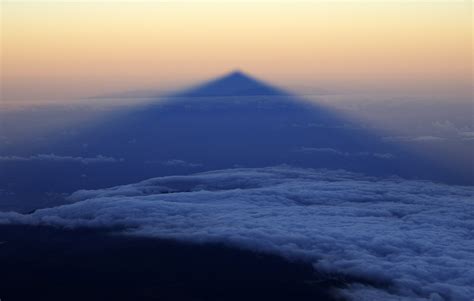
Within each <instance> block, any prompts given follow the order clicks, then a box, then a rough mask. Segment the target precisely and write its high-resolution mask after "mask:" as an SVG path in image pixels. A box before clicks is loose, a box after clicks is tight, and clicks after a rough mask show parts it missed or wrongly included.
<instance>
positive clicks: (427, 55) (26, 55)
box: [0, 0, 472, 101]
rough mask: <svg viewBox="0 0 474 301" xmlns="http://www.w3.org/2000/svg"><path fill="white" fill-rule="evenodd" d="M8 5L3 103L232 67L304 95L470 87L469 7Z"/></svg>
mask: <svg viewBox="0 0 474 301" xmlns="http://www.w3.org/2000/svg"><path fill="white" fill-rule="evenodd" d="M0 5H1V13H2V14H1V17H2V18H1V26H2V28H1V34H2V36H1V83H2V87H1V89H2V90H1V95H0V96H1V99H2V100H5V101H17V100H36V99H38V100H60V99H61V100H62V99H71V98H77V97H85V96H91V95H98V94H104V93H112V92H119V91H126V90H133V89H150V88H154V89H161V90H170V89H174V88H177V87H181V86H185V85H188V84H191V83H195V82H196V81H202V80H205V79H208V78H210V77H214V76H217V75H221V74H223V73H225V72H228V71H230V70H232V69H236V68H238V69H241V70H244V71H246V72H248V73H250V74H253V75H255V76H258V77H260V78H263V79H265V80H268V81H271V82H272V83H275V84H277V85H281V86H283V87H286V88H290V89H293V90H295V91H298V92H311V91H314V90H316V89H317V88H325V89H328V88H329V89H340V88H343V87H344V88H354V87H357V88H361V89H367V90H371V89H373V90H375V89H383V88H394V89H399V90H407V89H420V90H431V91H435V90H436V91H438V90H440V91H441V90H443V91H457V92H460V93H461V92H464V93H468V92H470V89H471V71H472V45H471V41H472V23H471V22H472V7H471V6H472V5H471V3H470V1H379V2H375V1H344V2H343V1H333V2H323V1H306V2H297V3H295V2H293V1H280V2H271V1H253V2H252V3H250V2H249V1H220V2H200V1H183V2H158V1H142V2H118V1H110V0H109V1H76V2H70V1H50V2H42V1H21V2H20V1H2V3H1V4H0ZM465 95H467V94H465Z"/></svg>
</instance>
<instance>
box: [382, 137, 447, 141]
mask: <svg viewBox="0 0 474 301" xmlns="http://www.w3.org/2000/svg"><path fill="white" fill-rule="evenodd" d="M383 140H385V141H405V142H439V141H444V140H446V138H443V137H438V136H430V135H425V136H417V137H409V136H388V137H383Z"/></svg>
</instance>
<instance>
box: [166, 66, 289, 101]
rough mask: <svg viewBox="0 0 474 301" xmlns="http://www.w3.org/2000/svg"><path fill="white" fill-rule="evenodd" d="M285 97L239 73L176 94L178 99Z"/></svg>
mask: <svg viewBox="0 0 474 301" xmlns="http://www.w3.org/2000/svg"><path fill="white" fill-rule="evenodd" d="M262 95H280V96H281V95H287V93H286V92H284V91H283V90H280V89H277V88H275V87H272V86H270V85H268V84H266V83H264V82H262V81H260V80H258V79H255V78H253V77H252V76H250V75H248V74H245V73H243V72H241V71H238V70H237V71H234V72H231V73H229V74H227V75H224V76H222V77H219V78H217V79H215V80H211V81H209V82H206V83H204V84H201V85H198V86H196V87H193V88H190V89H188V90H185V91H181V92H178V93H176V94H174V95H173V96H178V97H213V96H262Z"/></svg>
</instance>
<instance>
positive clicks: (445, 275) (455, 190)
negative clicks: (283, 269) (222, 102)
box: [0, 166, 474, 301]
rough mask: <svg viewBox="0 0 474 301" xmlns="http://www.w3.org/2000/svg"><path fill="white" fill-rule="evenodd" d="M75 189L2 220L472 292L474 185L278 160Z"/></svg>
mask: <svg viewBox="0 0 474 301" xmlns="http://www.w3.org/2000/svg"><path fill="white" fill-rule="evenodd" d="M69 200H70V201H71V204H67V205H63V206H59V207H54V208H47V209H41V210H37V211H35V212H34V213H32V214H28V215H23V214H19V213H13V212H9V213H0V223H20V224H45V225H54V226H61V227H83V226H86V227H119V228H120V229H124V230H123V231H124V233H126V234H132V235H144V236H152V237H161V238H173V239H178V240H185V241H191V242H197V243H206V242H220V243H225V244H228V245H231V246H235V247H239V248H244V249H250V250H257V251H264V252H271V253H275V254H278V255H281V256H284V257H287V258H290V259H295V258H296V259H302V260H309V261H311V262H312V263H313V265H314V266H315V268H316V269H317V270H319V271H322V272H327V273H329V274H331V273H338V274H340V273H342V274H347V275H350V276H355V277H358V278H360V279H367V280H369V283H371V282H373V283H374V285H369V284H367V283H366V284H353V285H351V286H350V287H348V288H345V289H341V290H340V291H339V293H341V294H343V295H345V296H348V297H349V298H351V299H353V300H433V301H435V300H456V301H457V300H460V301H461V300H466V301H467V300H469V301H471V300H472V298H474V187H462V186H448V185H444V184H436V183H432V182H426V181H413V180H404V179H400V178H386V179H379V178H373V177H366V176H363V175H360V174H355V173H350V172H346V171H343V170H312V169H299V168H293V167H289V166H278V167H270V168H258V169H251V168H238V169H229V170H219V171H212V172H205V173H199V174H194V175H189V176H169V177H161V178H153V179H149V180H146V181H143V182H140V183H136V184H130V185H123V186H117V187H113V188H108V189H100V190H80V191H77V192H75V193H73V194H72V195H71V196H70V197H69ZM377 283H378V284H381V283H382V284H384V285H382V286H380V285H377Z"/></svg>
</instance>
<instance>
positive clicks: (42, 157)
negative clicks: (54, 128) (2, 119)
mask: <svg viewBox="0 0 474 301" xmlns="http://www.w3.org/2000/svg"><path fill="white" fill-rule="evenodd" d="M2 161H3V162H22V161H56V162H77V163H81V164H91V163H114V162H121V161H123V159H116V158H112V157H106V156H102V155H97V156H95V157H72V156H58V155H55V154H38V155H32V156H28V157H21V156H0V162H2Z"/></svg>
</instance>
